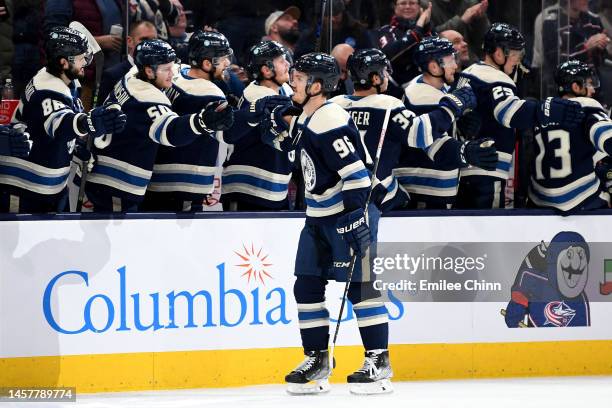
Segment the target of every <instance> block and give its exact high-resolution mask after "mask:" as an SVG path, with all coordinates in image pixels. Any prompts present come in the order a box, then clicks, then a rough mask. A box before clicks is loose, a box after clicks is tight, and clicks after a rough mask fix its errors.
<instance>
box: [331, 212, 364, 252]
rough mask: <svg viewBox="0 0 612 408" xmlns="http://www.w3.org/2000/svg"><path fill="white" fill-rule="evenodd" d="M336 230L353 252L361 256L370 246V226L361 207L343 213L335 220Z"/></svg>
mask: <svg viewBox="0 0 612 408" xmlns="http://www.w3.org/2000/svg"><path fill="white" fill-rule="evenodd" d="M336 231H337V232H338V234H340V235H342V236H343V237H344V239H345V240H346V242H347V243H348V244H349V246H350V247H351V248H352V249H353V251H354V252H355V254H357V255H358V256H359V257H360V258H363V257H364V256H365V254H366V251H367V249H368V247H369V246H370V243H371V239H370V227H369V226H368V223H367V222H366V218H365V212H364V211H363V208H358V209H356V210H353V211H351V212H350V213H347V214H344V215H343V216H341V217H340V218H338V221H337V222H336Z"/></svg>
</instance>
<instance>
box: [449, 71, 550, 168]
mask: <svg viewBox="0 0 612 408" xmlns="http://www.w3.org/2000/svg"><path fill="white" fill-rule="evenodd" d="M466 84H469V85H470V86H471V87H472V89H473V90H474V93H475V94H476V99H477V101H478V104H477V106H476V109H475V111H476V112H477V113H478V114H479V115H480V119H481V121H482V125H481V128H480V132H479V134H478V136H477V137H478V138H483V137H487V138H491V139H493V140H494V141H495V147H496V148H497V153H498V155H499V161H498V163H497V170H495V171H486V170H483V169H480V168H478V167H468V168H465V169H462V170H461V176H477V175H481V176H491V177H496V178H500V179H504V180H506V179H508V176H509V171H510V165H511V162H512V155H513V153H514V145H515V130H514V129H526V128H531V127H533V126H534V125H535V124H536V123H537V122H536V118H537V110H538V109H539V105H538V103H537V102H534V101H526V100H521V99H519V98H518V97H517V96H516V95H515V94H516V85H515V83H514V81H513V80H512V79H510V77H509V76H508V75H506V74H505V73H504V72H502V71H500V70H498V69H496V68H494V67H492V66H490V65H487V64H485V63H483V62H479V63H476V64H472V65H471V66H470V67H468V68H467V69H465V70H464V71H463V72H462V73H461V74H460V77H459V81H458V86H459V87H462V86H465V85H466Z"/></svg>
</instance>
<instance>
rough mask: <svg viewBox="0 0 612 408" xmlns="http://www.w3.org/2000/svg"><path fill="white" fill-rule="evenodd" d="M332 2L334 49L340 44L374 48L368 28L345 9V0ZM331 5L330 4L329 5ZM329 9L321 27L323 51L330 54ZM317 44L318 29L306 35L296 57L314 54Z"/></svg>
mask: <svg viewBox="0 0 612 408" xmlns="http://www.w3.org/2000/svg"><path fill="white" fill-rule="evenodd" d="M329 1H331V2H332V17H331V23H332V43H331V46H332V49H333V47H335V46H336V45H338V44H348V45H350V46H351V47H353V48H355V49H360V48H372V47H373V46H374V45H373V44H372V40H371V39H370V36H369V35H368V33H367V30H366V26H365V25H363V24H361V23H360V22H359V21H357V20H356V19H355V18H354V17H353V16H352V15H351V14H350V13H349V12H348V11H347V10H346V8H345V6H344V1H343V0H329ZM328 4H329V3H328ZM329 20H330V18H329V9H328V8H327V7H326V10H325V15H324V18H323V24H322V25H321V38H320V41H321V51H324V52H330V51H331V50H330V49H329ZM316 43H317V29H316V27H315V28H314V29H311V30H309V31H307V32H306V34H304V35H303V36H302V37H301V38H300V40H299V41H298V43H297V45H296V47H295V57H294V58H299V57H300V56H302V55H304V54H307V53H309V52H312V51H314V50H315V45H316Z"/></svg>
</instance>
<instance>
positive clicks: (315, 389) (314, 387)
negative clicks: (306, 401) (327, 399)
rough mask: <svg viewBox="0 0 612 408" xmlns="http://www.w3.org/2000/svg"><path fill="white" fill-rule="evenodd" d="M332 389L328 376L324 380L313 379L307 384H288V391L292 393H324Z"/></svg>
mask: <svg viewBox="0 0 612 408" xmlns="http://www.w3.org/2000/svg"><path fill="white" fill-rule="evenodd" d="M330 390H331V385H330V384H329V380H328V379H327V378H326V379H323V380H316V381H311V382H309V383H306V384H295V383H289V384H287V392H288V393H289V394H291V395H311V394H322V393H324V392H329V391H330Z"/></svg>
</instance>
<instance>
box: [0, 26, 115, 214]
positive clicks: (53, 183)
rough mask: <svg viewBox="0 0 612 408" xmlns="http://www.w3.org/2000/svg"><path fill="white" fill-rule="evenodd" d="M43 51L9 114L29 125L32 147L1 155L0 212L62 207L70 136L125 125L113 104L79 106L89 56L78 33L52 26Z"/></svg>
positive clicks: (65, 202) (72, 142)
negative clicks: (24, 153) (21, 153)
mask: <svg viewBox="0 0 612 408" xmlns="http://www.w3.org/2000/svg"><path fill="white" fill-rule="evenodd" d="M45 52H46V54H47V65H46V67H44V68H42V69H41V70H40V71H39V72H38V73H37V74H36V75H35V76H34V78H32V80H31V81H30V83H29V84H28V85H27V87H26V90H25V93H24V95H23V96H22V98H21V100H20V102H19V106H18V108H17V110H16V112H15V116H14V121H21V122H24V123H25V124H26V125H27V126H28V131H29V133H30V137H31V140H32V143H33V144H32V150H31V152H30V154H29V156H28V157H27V158H18V157H6V156H3V157H0V183H1V184H2V187H1V188H2V190H3V191H4V192H3V199H2V202H1V203H0V212H21V213H23V212H27V213H41V212H61V211H66V210H67V209H68V208H67V205H68V189H67V187H66V184H67V179H68V172H69V170H70V161H71V158H72V153H73V150H74V148H75V140H76V139H77V138H84V137H86V136H88V135H89V136H90V137H96V136H99V135H102V134H105V133H107V134H112V133H115V132H119V131H121V130H122V129H123V127H124V125H125V120H126V119H125V115H124V114H123V113H122V112H121V110H120V109H117V108H118V107H117V106H114V107H99V108H95V109H93V110H92V111H91V112H89V113H88V114H86V113H83V112H82V111H83V106H82V104H81V101H80V99H79V98H78V87H79V82H78V80H79V79H81V78H83V76H84V68H85V67H86V66H87V65H88V64H89V62H90V61H91V55H90V54H89V53H88V43H87V38H86V37H85V36H84V35H83V34H81V33H80V32H79V31H77V30H73V29H71V28H68V27H55V28H53V29H52V30H51V31H50V32H49V34H48V36H47V38H46V42H45Z"/></svg>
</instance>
